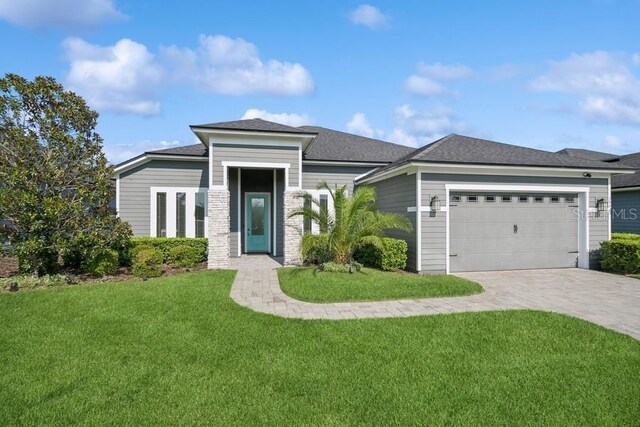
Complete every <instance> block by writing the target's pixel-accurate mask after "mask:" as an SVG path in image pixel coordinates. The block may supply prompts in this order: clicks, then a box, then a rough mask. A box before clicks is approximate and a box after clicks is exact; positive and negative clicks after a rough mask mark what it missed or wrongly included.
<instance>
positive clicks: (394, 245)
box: [353, 237, 408, 271]
mask: <svg viewBox="0 0 640 427" xmlns="http://www.w3.org/2000/svg"><path fill="white" fill-rule="evenodd" d="M382 243H383V245H384V249H381V248H378V247H376V246H374V245H372V244H364V245H360V246H359V247H358V248H357V249H356V252H355V253H354V256H353V257H354V258H355V260H356V261H358V262H360V263H362V264H363V265H365V266H367V267H373V268H378V269H381V270H384V271H395V270H402V269H403V268H405V267H406V266H407V250H408V247H407V242H405V241H404V240H401V239H393V238H391V237H384V238H383V239H382Z"/></svg>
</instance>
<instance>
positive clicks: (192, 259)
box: [169, 245, 200, 268]
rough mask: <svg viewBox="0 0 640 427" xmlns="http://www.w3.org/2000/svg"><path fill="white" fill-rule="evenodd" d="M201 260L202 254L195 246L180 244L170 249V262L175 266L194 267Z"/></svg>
mask: <svg viewBox="0 0 640 427" xmlns="http://www.w3.org/2000/svg"><path fill="white" fill-rule="evenodd" d="M199 261H200V255H199V254H198V252H197V250H196V249H195V248H194V247H193V246H188V245H178V246H175V247H173V248H171V249H169V264H171V265H173V266H174V267H178V268H185V267H193V266H194V265H196V264H197V263H198V262H199Z"/></svg>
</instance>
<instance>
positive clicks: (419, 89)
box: [404, 62, 473, 96]
mask: <svg viewBox="0 0 640 427" xmlns="http://www.w3.org/2000/svg"><path fill="white" fill-rule="evenodd" d="M472 74H473V72H472V71H471V69H470V68H469V67H467V66H465V65H460V64H455V65H444V64H441V63H439V62H436V63H434V64H427V63H424V62H421V63H419V64H418V66H417V67H416V73H415V74H413V75H411V76H409V77H408V78H407V80H405V83H404V86H405V89H406V90H407V91H408V92H409V93H412V94H414V95H421V96H429V95H439V94H443V93H449V89H447V87H446V86H445V85H444V84H443V82H445V81H453V80H463V79H466V78H469V77H470V76H471V75H472Z"/></svg>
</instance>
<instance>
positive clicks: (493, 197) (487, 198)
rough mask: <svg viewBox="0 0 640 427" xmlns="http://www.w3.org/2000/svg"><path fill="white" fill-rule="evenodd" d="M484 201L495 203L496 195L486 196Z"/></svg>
mask: <svg viewBox="0 0 640 427" xmlns="http://www.w3.org/2000/svg"><path fill="white" fill-rule="evenodd" d="M484 201H485V202H487V203H495V201H496V196H484Z"/></svg>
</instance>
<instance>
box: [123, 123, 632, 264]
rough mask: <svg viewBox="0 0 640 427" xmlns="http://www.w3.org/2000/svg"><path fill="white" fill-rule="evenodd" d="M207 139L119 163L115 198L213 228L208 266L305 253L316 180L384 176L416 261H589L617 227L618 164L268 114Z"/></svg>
mask: <svg viewBox="0 0 640 427" xmlns="http://www.w3.org/2000/svg"><path fill="white" fill-rule="evenodd" d="M191 130H192V131H193V132H194V134H195V135H196V136H197V138H198V139H199V140H200V143H199V144H196V145H189V146H184V147H177V148H170V149H165V150H157V151H150V152H146V153H143V154H141V155H139V156H137V157H134V158H132V159H130V160H127V161H125V162H123V163H121V164H119V165H117V166H116V167H115V180H116V209H117V211H118V214H119V215H120V217H121V218H122V219H123V220H125V221H128V222H129V223H130V224H131V226H132V228H133V232H134V234H135V235H137V236H151V237H155V236H167V237H174V236H184V237H208V238H209V253H208V263H209V267H210V268H226V267H228V266H229V260H230V258H232V257H239V256H241V255H242V254H245V253H268V254H271V255H272V256H275V257H282V260H283V264H285V265H293V264H298V263H299V262H300V242H301V238H302V234H303V233H305V232H310V233H315V232H318V227H317V225H315V224H305V221H303V219H302V217H299V216H294V217H289V215H288V214H289V212H291V211H292V210H293V209H294V208H296V207H298V206H299V205H300V203H301V199H300V198H299V197H297V196H298V195H299V194H300V192H301V191H308V192H311V193H313V194H314V195H315V197H317V198H318V199H319V200H320V202H321V203H324V204H325V205H326V206H327V208H328V209H329V210H331V209H332V206H331V199H330V197H329V196H328V194H327V193H326V192H324V191H318V190H316V186H317V185H318V183H320V182H322V181H326V182H328V183H329V184H330V185H332V186H333V185H346V186H347V189H348V191H349V192H352V191H354V188H355V187H356V186H358V185H364V184H367V185H371V186H374V187H375V188H376V190H377V196H378V199H377V203H378V206H379V208H380V209H382V210H385V211H389V212H395V213H398V214H400V215H403V216H405V217H406V218H408V219H409V220H410V221H411V223H412V224H413V231H412V232H411V233H404V232H396V233H394V234H393V235H394V236H395V237H399V238H403V239H405V240H406V241H407V243H408V246H409V253H408V256H409V259H408V268H409V269H411V270H413V271H417V272H420V273H427V274H431V273H449V272H460V271H472V270H506V269H525V268H554V267H576V266H577V267H581V268H589V267H591V266H593V265H594V264H593V262H592V259H591V258H592V254H593V253H594V251H597V249H598V248H599V244H600V242H601V241H602V240H607V239H608V238H609V236H610V233H611V227H610V225H611V224H610V221H609V217H608V215H607V213H608V212H607V210H608V203H609V200H610V199H611V196H610V189H611V187H610V178H611V176H612V175H613V174H617V173H625V172H629V171H628V169H626V168H625V167H623V166H621V165H616V164H606V163H603V162H601V161H594V160H587V159H580V158H575V157H571V156H566V155H563V154H557V153H551V152H546V151H541V150H535V149H531V148H525V147H519V146H515V145H509V144H502V143H498V142H493V141H488V140H483V139H478V138H471V137H467V136H461V135H455V134H452V135H449V136H446V137H444V138H442V139H439V140H437V141H435V142H433V143H431V144H429V145H426V146H424V147H422V148H419V149H414V148H410V147H406V146H402V145H397V144H392V143H389V142H385V141H380V140H376V139H371V138H365V137H361V136H357V135H351V134H348V133H344V132H339V131H335V130H331V129H326V128H322V127H315V126H302V127H290V126H285V125H281V124H278V123H273V122H269V121H265V120H260V119H251V120H239V121H230V122H221V123H210V124H203V125H195V126H191Z"/></svg>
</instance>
